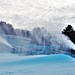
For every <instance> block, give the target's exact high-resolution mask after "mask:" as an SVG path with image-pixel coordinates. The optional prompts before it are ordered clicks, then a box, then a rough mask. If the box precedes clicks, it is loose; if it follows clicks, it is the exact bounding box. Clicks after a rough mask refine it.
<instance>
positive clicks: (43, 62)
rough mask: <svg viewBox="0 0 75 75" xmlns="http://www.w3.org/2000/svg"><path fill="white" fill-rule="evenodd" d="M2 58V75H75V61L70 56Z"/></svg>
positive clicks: (0, 63)
mask: <svg viewBox="0 0 75 75" xmlns="http://www.w3.org/2000/svg"><path fill="white" fill-rule="evenodd" d="M1 56H4V57H2V58H0V75H75V72H74V70H75V67H74V65H75V59H74V58H72V57H70V56H68V55H63V54H56V55H42V56H40V55H38V56H17V55H13V54H5V53H4V54H0V57H1ZM7 56H8V57H7Z"/></svg>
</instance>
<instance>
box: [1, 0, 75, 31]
mask: <svg viewBox="0 0 75 75" xmlns="http://www.w3.org/2000/svg"><path fill="white" fill-rule="evenodd" d="M0 21H5V22H7V23H10V24H12V25H13V26H14V28H22V29H29V30H31V29H33V28H34V27H37V26H40V27H45V28H46V29H47V30H49V31H50V30H56V31H58V30H60V29H63V28H64V27H65V26H67V25H68V24H71V25H72V26H73V27H74V28H75V0H0Z"/></svg>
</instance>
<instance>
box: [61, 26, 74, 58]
mask: <svg viewBox="0 0 75 75" xmlns="http://www.w3.org/2000/svg"><path fill="white" fill-rule="evenodd" d="M62 33H63V34H65V35H66V36H68V37H69V38H70V40H71V41H72V42H73V43H74V44H75V31H74V29H73V27H72V26H71V25H68V26H67V27H66V28H65V29H64V30H63V31H62ZM70 53H71V54H72V55H74V56H73V57H75V50H73V49H71V50H70Z"/></svg>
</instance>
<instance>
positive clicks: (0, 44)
mask: <svg viewBox="0 0 75 75" xmlns="http://www.w3.org/2000/svg"><path fill="white" fill-rule="evenodd" d="M12 48H13V47H12V46H11V45H10V44H9V43H8V42H7V40H6V39H5V38H3V37H2V36H0V52H7V53H9V52H11V50H12Z"/></svg>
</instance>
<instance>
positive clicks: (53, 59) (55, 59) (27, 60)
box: [0, 54, 75, 66]
mask: <svg viewBox="0 0 75 75" xmlns="http://www.w3.org/2000/svg"><path fill="white" fill-rule="evenodd" d="M9 57H10V58H9ZM11 58H12V59H11ZM5 59H7V60H5ZM5 59H4V62H2V64H1V65H3V66H6V65H8V66H12V65H13V66H20V65H30V64H31V65H33V64H44V63H46V64H51V63H52V64H53V63H67V62H72V61H74V60H75V59H74V58H72V57H70V56H68V55H64V54H54V55H37V56H36V55H35V56H17V57H15V56H12V55H11V56H10V55H9V56H8V57H7V58H5ZM0 63H1V62H0Z"/></svg>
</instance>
